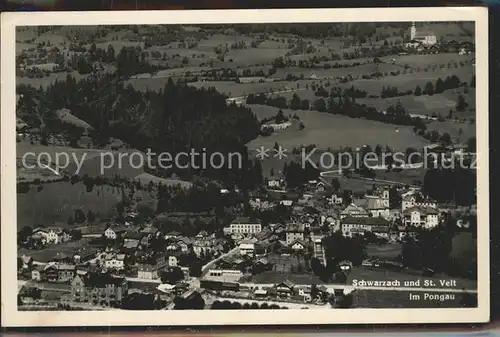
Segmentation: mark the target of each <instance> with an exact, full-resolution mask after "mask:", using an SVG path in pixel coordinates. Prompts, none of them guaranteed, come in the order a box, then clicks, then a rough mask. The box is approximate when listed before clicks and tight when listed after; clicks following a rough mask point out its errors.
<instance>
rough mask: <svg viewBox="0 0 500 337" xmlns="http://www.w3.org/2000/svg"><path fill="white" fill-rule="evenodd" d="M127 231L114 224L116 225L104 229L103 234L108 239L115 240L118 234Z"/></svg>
mask: <svg viewBox="0 0 500 337" xmlns="http://www.w3.org/2000/svg"><path fill="white" fill-rule="evenodd" d="M126 231H127V229H126V228H125V227H121V226H116V227H108V228H106V230H105V231H104V236H105V237H106V239H108V240H116V238H118V237H119V236H120V235H122V234H124V233H125V232H126Z"/></svg>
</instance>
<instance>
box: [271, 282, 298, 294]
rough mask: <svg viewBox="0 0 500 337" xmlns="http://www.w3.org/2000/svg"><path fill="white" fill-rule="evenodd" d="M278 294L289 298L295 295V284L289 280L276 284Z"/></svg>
mask: <svg viewBox="0 0 500 337" xmlns="http://www.w3.org/2000/svg"><path fill="white" fill-rule="evenodd" d="M274 288H275V289H276V295H277V296H278V297H280V298H288V297H291V296H292V295H293V290H294V284H293V283H292V282H290V281H288V280H286V281H284V282H280V283H277V284H275V285H274Z"/></svg>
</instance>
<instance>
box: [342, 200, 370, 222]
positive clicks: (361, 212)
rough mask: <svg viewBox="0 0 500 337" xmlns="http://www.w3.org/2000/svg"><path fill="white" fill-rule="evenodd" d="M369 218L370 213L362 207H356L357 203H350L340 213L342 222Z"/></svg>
mask: <svg viewBox="0 0 500 337" xmlns="http://www.w3.org/2000/svg"><path fill="white" fill-rule="evenodd" d="M348 216H352V217H368V216H370V213H369V212H368V211H367V210H366V209H364V208H363V207H361V206H358V205H356V204H355V203H350V204H349V205H348V206H347V207H346V208H344V210H343V211H342V212H340V220H342V219H344V218H346V217H348Z"/></svg>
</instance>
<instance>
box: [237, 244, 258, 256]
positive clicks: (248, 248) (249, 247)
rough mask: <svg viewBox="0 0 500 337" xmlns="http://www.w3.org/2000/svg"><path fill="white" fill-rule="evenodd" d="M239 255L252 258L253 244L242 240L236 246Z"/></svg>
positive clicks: (253, 252)
mask: <svg viewBox="0 0 500 337" xmlns="http://www.w3.org/2000/svg"><path fill="white" fill-rule="evenodd" d="M238 248H239V250H240V254H241V255H248V256H252V257H253V256H254V255H255V243H253V242H249V241H248V240H244V241H242V242H241V243H240V245H239V246H238Z"/></svg>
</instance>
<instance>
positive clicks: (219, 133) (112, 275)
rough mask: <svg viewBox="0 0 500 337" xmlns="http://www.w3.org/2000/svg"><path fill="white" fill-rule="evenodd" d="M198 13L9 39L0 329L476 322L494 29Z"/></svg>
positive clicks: (307, 15) (73, 24) (481, 284)
mask: <svg viewBox="0 0 500 337" xmlns="http://www.w3.org/2000/svg"><path fill="white" fill-rule="evenodd" d="M370 11H371V12H372V13H375V12H376V13H378V14H380V15H377V16H375V15H371V16H370V15H369V17H371V18H375V17H376V20H377V21H367V19H366V15H367V14H368V13H369V12H370ZM373 11H375V12H373ZM214 12H215V13H217V15H215V14H213V13H212V14H210V11H204V12H201V11H173V12H172V11H171V12H170V13H168V12H164V13H161V12H150V13H148V12H135V13H127V14H125V13H120V14H119V15H120V17H119V18H116V19H115V18H113V17H112V13H104V12H102V13H97V12H94V13H92V12H87V13H78V14H72V13H67V15H66V14H64V15H61V14H57V16H55V14H53V13H32V14H30V13H26V14H20V13H10V15H11V16H2V134H1V136H2V177H1V178H2V199H1V200H2V262H3V263H2V275H3V276H2V307H5V308H9V309H10V310H9V309H7V310H2V320H3V321H5V322H6V324H12V325H15V326H23V325H69V326H71V325H80V324H88V325H98V324H106V325H110V324H111V325H114V324H120V325H127V324H131V325H141V324H152V323H154V324H166V325H179V324H187V325H197V324H210V323H211V322H213V323H214V324H255V323H262V324H281V323H285V324H292V323H293V324H306V323H308V322H311V323H315V322H316V323H337V322H338V323H351V322H352V323H356V322H359V323H361V322H364V323H378V322H380V323H384V322H388V323H391V322H394V323H396V322H400V323H403V322H430V323H432V322H465V321H467V320H470V321H474V322H481V321H486V320H488V317H489V312H488V310H489V308H488V307H489V304H488V303H489V302H488V301H489V299H488V296H489V289H488V287H489V276H488V268H489V256H488V247H487V246H488V242H489V237H488V226H489V222H488V221H489V218H488V203H489V202H488V158H487V155H488V152H487V151H488V150H487V146H488V145H487V125H488V110H487V109H488V108H487V97H488V93H487V10H485V9H482V8H461V9H460V10H457V9H446V8H432V9H423V8H420V9H418V8H417V9H410V8H408V9H394V8H392V9H376V10H374V9H358V10H347V9H343V10H341V9H337V10H263V11H231V10H229V11H214ZM117 15H118V14H117ZM370 20H372V19H370ZM481 20H484V21H481ZM7 49H8V50H7ZM14 116H15V118H14ZM14 160H15V165H14ZM14 256H15V257H16V258H17V262H14ZM7 283H8V284H7ZM223 309H224V310H233V311H229V312H228V311H226V312H223V313H221V312H218V311H217V310H223ZM273 309H274V311H273V312H272V313H270V312H269V310H273ZM305 309H308V310H305ZM361 309H362V310H363V311H362V312H365V310H366V309H370V310H368V311H366V313H363V314H362V313H360V312H357V311H358V310H361ZM419 309H420V310H419ZM429 309H432V310H429ZM165 310H169V312H168V313H167V312H164V311H165ZM179 310H184V311H182V312H179ZM263 310H264V311H263ZM75 311H79V314H78V315H76V313H74V312H75Z"/></svg>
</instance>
